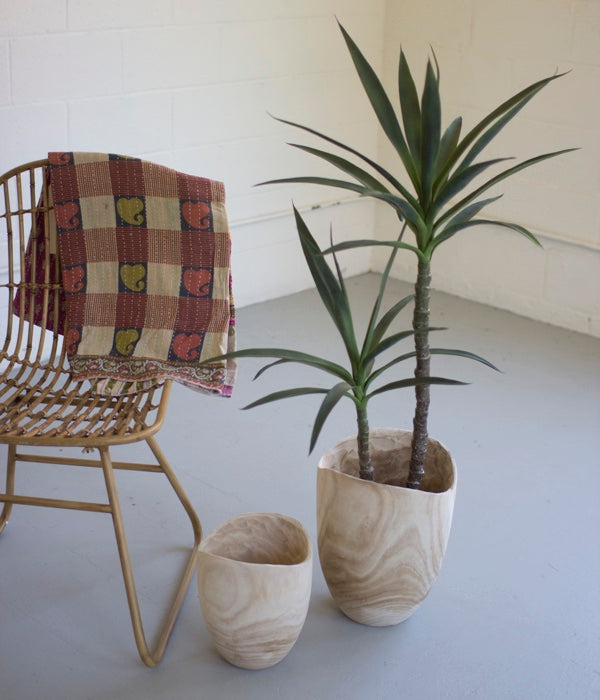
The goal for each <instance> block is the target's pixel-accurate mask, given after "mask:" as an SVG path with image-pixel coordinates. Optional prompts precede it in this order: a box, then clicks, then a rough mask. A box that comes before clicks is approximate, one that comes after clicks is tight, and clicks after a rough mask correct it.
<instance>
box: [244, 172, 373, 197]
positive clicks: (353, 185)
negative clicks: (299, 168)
mask: <svg viewBox="0 0 600 700" xmlns="http://www.w3.org/2000/svg"><path fill="white" fill-rule="evenodd" d="M292 183H294V184H295V183H303V184H308V185H324V186H325V187H336V188H337V189H340V190H351V191H352V192H358V194H365V192H366V191H367V188H366V187H364V185H359V184H358V183H357V182H347V181H346V180H336V179H334V178H330V177H311V176H307V177H281V178H277V179H276V180H265V181H264V182H259V183H257V185H256V186H257V187H260V186H261V185H289V184H292Z"/></svg>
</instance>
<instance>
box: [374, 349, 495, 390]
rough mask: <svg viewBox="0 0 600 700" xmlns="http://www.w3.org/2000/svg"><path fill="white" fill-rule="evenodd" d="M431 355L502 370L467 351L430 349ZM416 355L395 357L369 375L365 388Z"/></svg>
mask: <svg viewBox="0 0 600 700" xmlns="http://www.w3.org/2000/svg"><path fill="white" fill-rule="evenodd" d="M429 353H430V354H431V355H452V356H456V357H464V358H466V359H468V360H474V361H475V362H481V363H482V364H484V365H486V366H487V367H490V368H491V369H495V370H496V371H497V372H500V370H499V369H498V368H497V367H496V366H495V365H493V364H492V363H491V362H489V361H488V360H486V359H485V358H484V357H481V356H480V355H475V354H474V353H472V352H468V351H467V350H455V349H449V348H430V349H429ZM416 355H417V353H416V352H415V351H414V350H413V351H411V352H407V353H404V354H403V355H398V357H395V358H394V359H393V360H390V361H389V362H388V363H387V364H385V365H382V366H381V367H380V368H379V369H378V370H376V371H375V372H373V373H372V374H371V375H369V378H368V380H367V382H366V387H365V388H368V387H369V386H370V385H371V383H372V382H373V381H375V379H377V378H378V377H379V376H381V375H382V374H384V373H385V372H387V371H388V370H389V369H391V368H392V367H394V366H395V365H397V364H399V363H400V362H404V361H405V360H410V359H411V358H413V357H416Z"/></svg>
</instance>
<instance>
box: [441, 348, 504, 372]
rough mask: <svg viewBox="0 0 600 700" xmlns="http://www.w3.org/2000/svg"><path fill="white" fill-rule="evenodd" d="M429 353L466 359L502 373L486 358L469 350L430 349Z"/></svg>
mask: <svg viewBox="0 0 600 700" xmlns="http://www.w3.org/2000/svg"><path fill="white" fill-rule="evenodd" d="M429 352H430V353H431V354H432V355H450V356H452V357H464V358H465V359H467V360H473V361H474V362H480V363H481V364H482V365H485V366H486V367H489V368H490V369H494V370H496V372H500V370H499V369H498V368H497V367H496V366H495V365H493V364H492V363H491V362H490V361H489V360H486V359H485V357H481V355H476V354H475V353H473V352H469V351H468V350H457V349H455V348H430V349H429Z"/></svg>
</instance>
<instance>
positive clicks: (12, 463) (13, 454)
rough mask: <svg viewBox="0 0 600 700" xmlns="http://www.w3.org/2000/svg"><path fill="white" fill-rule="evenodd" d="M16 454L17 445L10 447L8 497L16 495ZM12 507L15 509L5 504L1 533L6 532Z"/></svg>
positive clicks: (7, 477) (7, 467)
mask: <svg viewBox="0 0 600 700" xmlns="http://www.w3.org/2000/svg"><path fill="white" fill-rule="evenodd" d="M16 454H17V447H16V445H9V446H8V457H7V459H6V491H5V494H6V495H7V496H12V495H14V493H15V466H16V463H17V460H16ZM12 507H13V504H12V503H5V504H4V507H3V508H2V512H1V513H0V533H1V532H2V531H3V530H4V528H5V527H6V524H7V523H8V518H9V517H10V513H11V511H12Z"/></svg>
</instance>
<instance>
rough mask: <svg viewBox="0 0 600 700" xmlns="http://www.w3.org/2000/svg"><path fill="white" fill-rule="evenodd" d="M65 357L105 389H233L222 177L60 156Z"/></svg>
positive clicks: (56, 191)
mask: <svg viewBox="0 0 600 700" xmlns="http://www.w3.org/2000/svg"><path fill="white" fill-rule="evenodd" d="M49 163H50V165H49V168H50V182H51V188H52V196H53V199H54V212H55V218H56V231H57V238H58V250H59V254H60V261H61V270H62V281H63V287H64V291H65V311H66V327H65V330H64V334H65V342H66V345H67V356H68V359H69V362H70V366H71V371H72V373H73V375H74V376H75V378H78V379H90V380H92V381H98V384H97V390H98V391H99V392H101V393H123V392H125V391H132V390H137V389H138V388H140V384H139V383H140V382H148V381H151V382H155V381H163V380H165V379H173V380H175V381H178V382H181V383H183V384H185V385H187V386H190V387H191V388H193V389H196V390H199V391H203V392H208V393H214V394H220V395H224V396H229V395H231V391H232V387H233V381H234V377H235V365H234V363H232V362H219V363H214V364H208V365H207V364H202V362H203V361H204V360H206V359H208V358H210V357H213V356H216V355H220V354H223V353H225V352H228V351H230V350H232V349H234V346H235V311H234V306H233V298H232V294H231V274H230V250H231V242H230V236H229V230H228V224H227V216H226V212H225V191H224V186H223V184H222V183H220V182H216V181H213V180H208V179H205V178H201V177H195V176H191V175H186V174H183V173H179V172H177V171H175V170H171V169H170V168H166V167H164V166H160V165H156V164H154V163H149V162H146V161H143V160H139V159H137V158H129V157H126V156H119V155H113V154H101V153H71V152H69V153H50V154H49Z"/></svg>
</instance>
